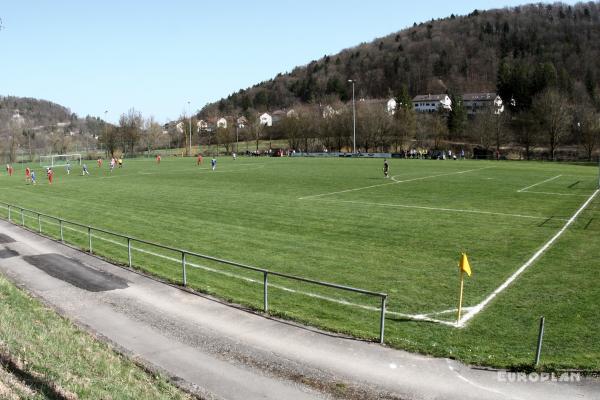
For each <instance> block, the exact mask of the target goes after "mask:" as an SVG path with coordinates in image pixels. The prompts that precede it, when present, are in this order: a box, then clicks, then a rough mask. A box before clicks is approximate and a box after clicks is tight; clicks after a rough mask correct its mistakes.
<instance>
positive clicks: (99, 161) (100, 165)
mask: <svg viewBox="0 0 600 400" xmlns="http://www.w3.org/2000/svg"><path fill="white" fill-rule="evenodd" d="M97 162H98V168H102V158H99V159H98V161H97Z"/></svg>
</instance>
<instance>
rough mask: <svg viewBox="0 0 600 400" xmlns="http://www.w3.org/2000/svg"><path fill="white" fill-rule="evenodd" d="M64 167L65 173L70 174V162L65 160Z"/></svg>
mask: <svg viewBox="0 0 600 400" xmlns="http://www.w3.org/2000/svg"><path fill="white" fill-rule="evenodd" d="M65 169H66V170H67V175H71V163H70V162H68V161H67V165H65Z"/></svg>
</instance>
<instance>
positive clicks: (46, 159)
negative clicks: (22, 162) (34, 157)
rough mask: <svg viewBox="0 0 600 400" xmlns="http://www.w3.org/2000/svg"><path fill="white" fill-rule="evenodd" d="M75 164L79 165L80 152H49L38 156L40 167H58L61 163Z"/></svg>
mask: <svg viewBox="0 0 600 400" xmlns="http://www.w3.org/2000/svg"><path fill="white" fill-rule="evenodd" d="M67 163H70V164H77V165H81V154H79V153H74V154H51V155H47V156H40V166H42V167H59V166H61V165H67Z"/></svg>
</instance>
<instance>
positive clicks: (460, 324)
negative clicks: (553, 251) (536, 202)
mask: <svg viewBox="0 0 600 400" xmlns="http://www.w3.org/2000/svg"><path fill="white" fill-rule="evenodd" d="M598 193H600V189H597V190H596V191H595V192H594V193H593V194H592V195H591V196H590V197H589V198H588V199H587V200H586V201H585V203H583V205H582V206H581V207H580V208H579V209H578V210H577V211H576V212H575V214H573V216H572V217H571V218H569V220H568V221H567V222H566V223H565V224H564V226H563V227H562V228H561V229H560V230H559V231H558V232H557V233H556V234H555V235H554V236H553V237H552V238H551V239H550V240H548V241H547V242H546V243H545V244H544V245H543V246H542V248H541V249H539V250H538V251H536V252H535V254H534V255H533V256H532V257H531V258H530V259H529V260H527V261H526V262H525V264H523V265H522V266H521V267H520V268H519V269H518V270H516V271H515V272H514V273H513V274H512V275H511V276H510V277H509V278H508V279H507V280H506V281H504V283H503V284H502V285H500V286H498V288H496V290H494V291H493V292H492V293H491V294H490V295H489V296H488V297H486V298H485V299H484V300H483V301H482V302H481V303H479V304H477V305H475V306H473V307H472V309H471V310H470V311H469V312H468V313H465V315H464V316H463V317H462V318H461V319H460V321H458V323H457V324H456V325H457V327H459V328H462V327H464V326H465V324H466V323H467V322H468V321H469V320H470V319H471V318H473V317H474V316H475V315H477V314H479V313H480V312H481V310H483V308H484V307H485V306H487V305H488V304H489V303H490V301H492V300H493V299H494V298H495V297H496V296H497V295H498V294H500V293H501V292H502V291H504V289H506V288H507V287H508V285H510V284H511V283H512V282H513V281H514V280H515V279H517V277H518V276H519V275H521V274H522V273H523V271H525V270H526V269H527V268H529V266H531V265H532V264H533V263H534V262H535V261H536V260H537V259H538V258H540V257H541V255H542V254H544V253H545V252H546V250H548V249H549V248H550V247H551V246H552V245H553V244H554V242H556V240H557V239H558V238H559V237H561V236H562V234H563V233H564V232H565V231H566V230H567V228H568V227H569V226H570V225H571V224H572V223H573V222H574V221H575V219H577V217H578V216H579V214H581V212H582V211H583V210H585V208H586V207H587V206H588V205H589V204H590V203H591V202H592V200H594V197H596V195H597V194H598Z"/></svg>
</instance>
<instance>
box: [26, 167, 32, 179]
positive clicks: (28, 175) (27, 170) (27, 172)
mask: <svg viewBox="0 0 600 400" xmlns="http://www.w3.org/2000/svg"><path fill="white" fill-rule="evenodd" d="M30 181H31V170H30V169H29V167H27V168H25V182H27V183H29V182H30Z"/></svg>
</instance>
